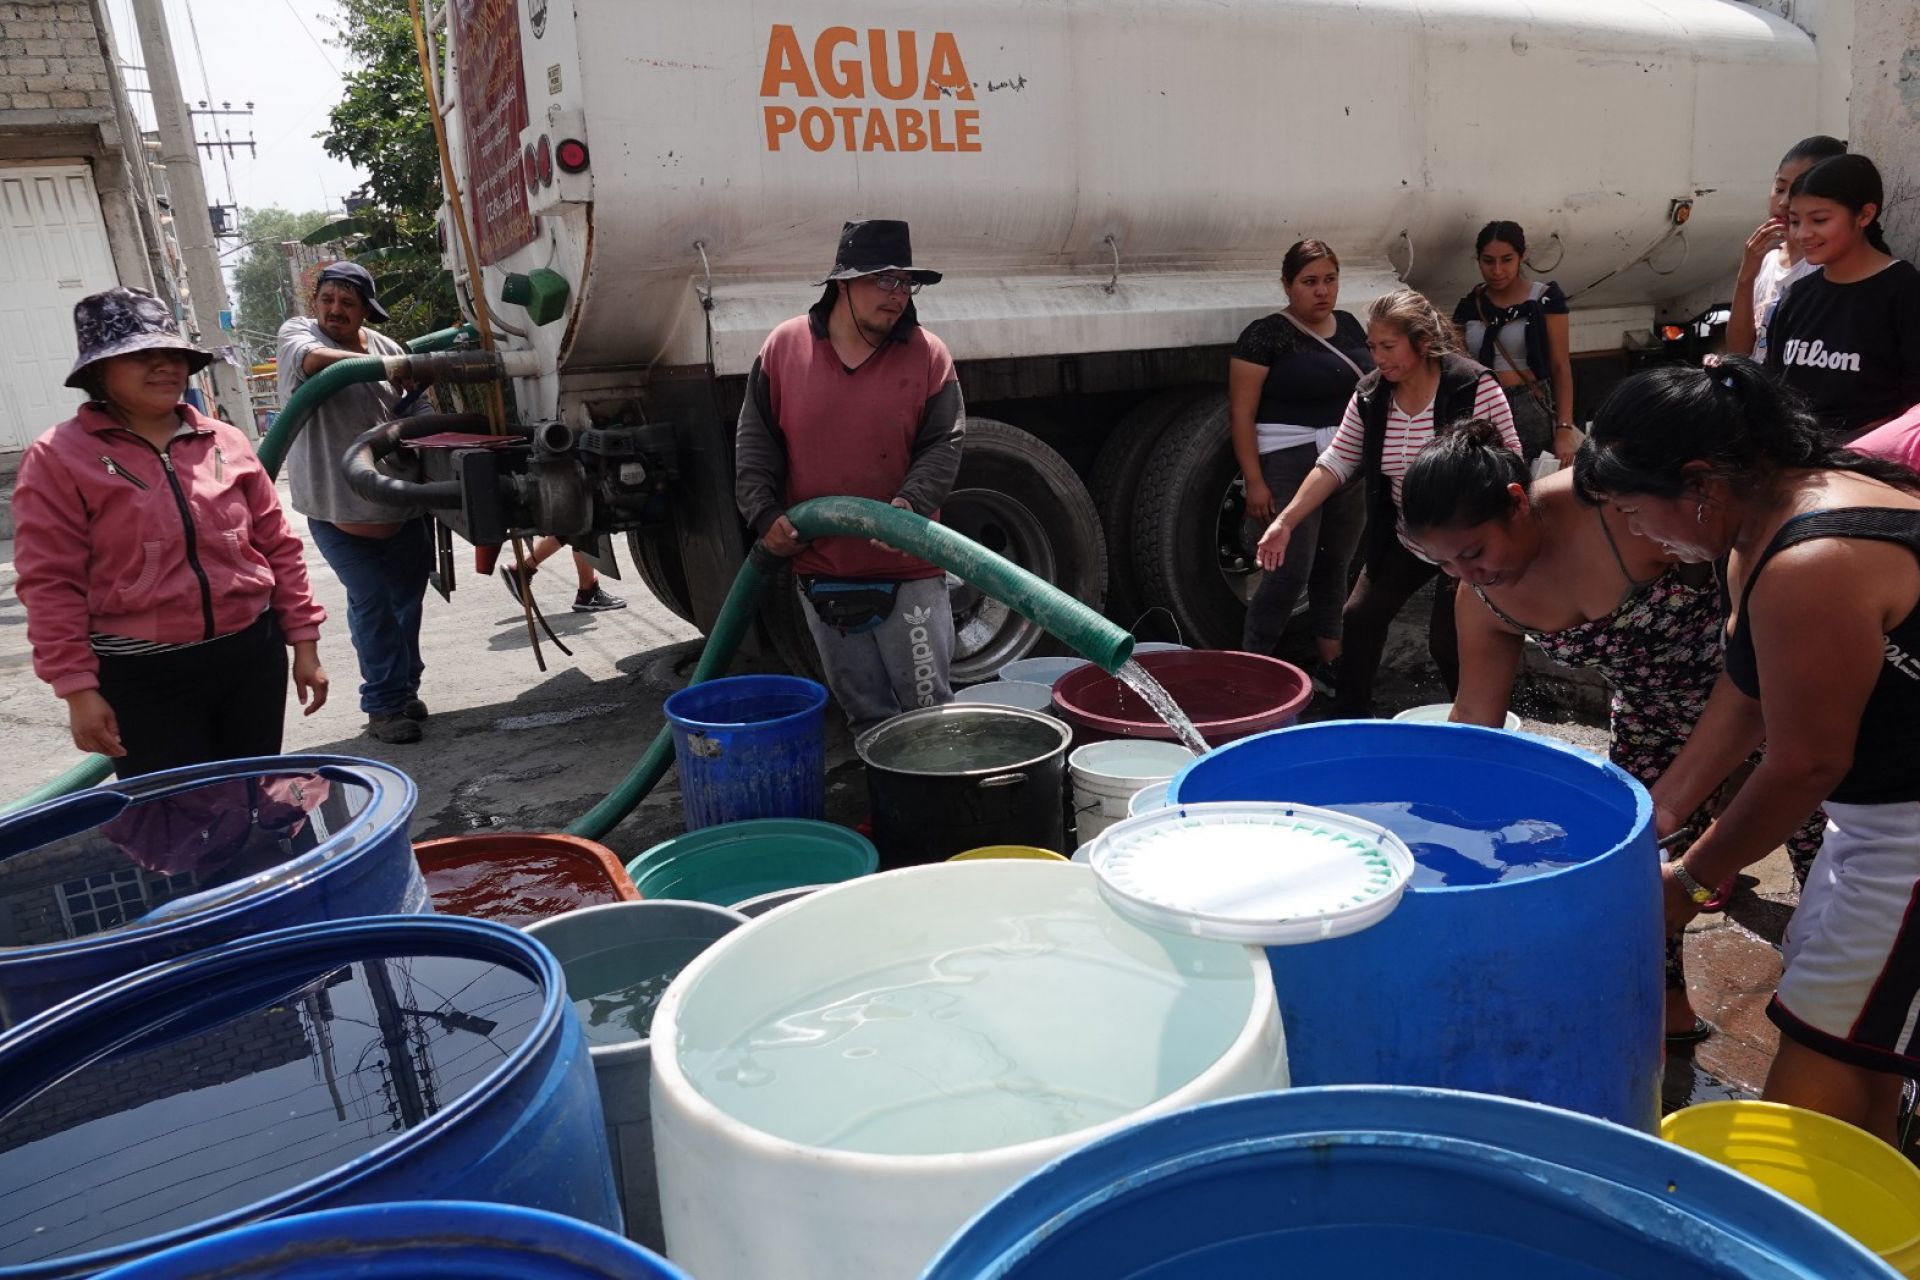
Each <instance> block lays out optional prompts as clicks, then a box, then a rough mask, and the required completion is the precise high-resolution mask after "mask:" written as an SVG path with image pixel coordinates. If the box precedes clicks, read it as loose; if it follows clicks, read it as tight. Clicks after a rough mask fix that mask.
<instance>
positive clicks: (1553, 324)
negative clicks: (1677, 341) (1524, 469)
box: [1453, 221, 1580, 466]
mask: <svg viewBox="0 0 1920 1280" xmlns="http://www.w3.org/2000/svg"><path fill="white" fill-rule="evenodd" d="M1526 259H1527V233H1526V232H1525V231H1523V230H1522V229H1521V227H1520V224H1519V223H1517V222H1506V221H1497V222H1489V223H1488V224H1487V225H1486V226H1484V227H1482V228H1480V234H1479V235H1478V236H1476V237H1474V241H1473V260H1474V264H1475V265H1476V266H1478V267H1479V268H1480V283H1479V284H1478V285H1476V286H1474V289H1473V291H1472V292H1471V293H1469V294H1467V296H1466V297H1464V298H1462V299H1460V302H1459V304H1458V305H1456V306H1455V307H1454V309H1453V327H1454V331H1455V332H1456V333H1457V334H1459V336H1460V349H1461V350H1463V351H1465V352H1466V353H1467V355H1468V357H1469V358H1471V359H1474V360H1478V361H1479V362H1480V363H1481V364H1483V365H1485V366H1486V367H1487V368H1489V369H1491V370H1493V376H1494V377H1496V378H1498V379H1499V380H1500V385H1501V386H1502V387H1504V388H1506V392H1507V405H1508V407H1509V408H1511V409H1512V410H1513V428H1514V430H1515V431H1516V432H1518V433H1519V436H1520V450H1521V455H1522V456H1523V457H1524V458H1525V459H1526V460H1527V461H1528V462H1529V463H1530V462H1532V461H1533V460H1534V459H1535V458H1537V457H1539V456H1540V455H1541V454H1542V453H1545V452H1547V451H1548V450H1552V452H1553V455H1554V456H1555V457H1556V458H1558V459H1559V460H1560V465H1561V466H1571V465H1572V464H1573V451H1574V449H1575V448H1576V447H1578V445H1579V443H1580V440H1579V434H1578V432H1577V431H1576V430H1575V428H1574V417H1573V356H1572V354H1571V352H1572V339H1571V337H1570V325H1571V322H1570V321H1569V319H1568V317H1567V295H1566V294H1564V293H1562V292H1561V291H1560V286H1559V284H1557V283H1556V282H1554V281H1552V280H1534V279H1531V278H1530V277H1529V276H1528V275H1527V263H1526Z"/></svg>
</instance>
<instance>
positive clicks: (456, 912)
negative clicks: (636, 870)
mask: <svg viewBox="0 0 1920 1280" xmlns="http://www.w3.org/2000/svg"><path fill="white" fill-rule="evenodd" d="M413 856H414V858H415V859H416V860H417V861H418V862H419V863H420V873H421V874H422V875H423V876H425V877H426V880H427V893H428V895H429V896H431V897H432V899H433V909H434V910H435V911H436V912H438V913H439V914H441V915H449V916H478V917H480V918H481V919H483V920H498V921H499V922H500V923H501V924H510V925H515V926H518V925H525V924H532V923H533V922H534V921H536V920H544V919H546V918H547V917H548V916H557V915H560V914H562V913H563V912H567V911H575V910H578V909H579V908H581V907H594V906H599V905H600V904H601V903H604V902H637V901H639V899H640V891H639V890H638V889H636V888H634V886H633V878H632V877H631V876H629V875H628V874H627V869H626V868H625V867H623V866H621V865H620V859H619V858H618V857H616V856H614V852H613V850H611V849H609V848H607V847H606V846H605V845H602V844H596V843H594V842H593V841H592V840H582V839H581V838H580V837H578V836H565V835H554V834H548V833H534V832H490V833H488V834H487V835H477V836H448V837H446V838H445V839H442V840H427V841H423V842H422V843H420V844H416V845H415V846H413Z"/></svg>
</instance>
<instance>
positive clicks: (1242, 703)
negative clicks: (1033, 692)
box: [1053, 649, 1313, 747]
mask: <svg viewBox="0 0 1920 1280" xmlns="http://www.w3.org/2000/svg"><path fill="white" fill-rule="evenodd" d="M1134 661H1136V662H1138V663H1139V664H1140V665H1141V666H1142V667H1145V668H1146V671H1147V674H1148V675H1150V676H1152V677H1153V678H1154V679H1155V680H1158V681H1159V682H1160V683H1161V684H1162V685H1163V686H1165V688H1166V690H1167V692H1168V693H1169V694H1171V695H1173V700H1174V701H1175V702H1177V703H1179V704H1180V708H1181V710H1183V711H1185V712H1186V713H1187V717H1188V719H1190V720H1192V721H1193V723H1194V727H1195V728H1197V729H1199V730H1200V736H1201V737H1203V738H1205V739H1206V740H1207V742H1208V743H1210V744H1211V745H1213V746H1216V747H1217V746H1220V745H1221V744H1222V743H1227V742H1232V741H1234V740H1236V739H1239V738H1245V737H1250V736H1251V735H1253V734H1256V733H1265V732H1266V731H1267V730H1269V729H1284V728H1286V727H1287V726H1288V725H1290V724H1292V723H1293V722H1294V721H1296V720H1298V719H1299V718H1300V712H1301V711H1303V710H1304V709H1305V708H1306V705H1307V703H1309V702H1311V701H1312V700H1313V681H1312V680H1310V679H1308V678H1307V673H1306V672H1304V671H1302V670H1301V669H1300V668H1299V667H1296V666H1294V665H1293V664H1292V663H1290V662H1282V661H1280V660H1279V659H1278V658H1268V657H1263V656H1262V655H1260V654H1257V653H1239V652H1236V651H1234V650H1230V649H1191V650H1186V651H1184V652H1171V653H1147V654H1142V655H1140V656H1139V657H1137V658H1135V659H1134ZM1053 704H1054V707H1055V709H1056V714H1058V715H1059V717H1060V718H1061V719H1062V720H1065V721H1066V722H1067V723H1068V724H1070V725H1072V726H1073V737H1074V741H1075V742H1079V743H1087V742H1102V741H1107V740H1110V739H1113V738H1163V739H1165V740H1167V741H1172V740H1173V736H1174V734H1173V730H1172V729H1170V728H1168V727H1167V725H1166V723H1165V722H1164V721H1162V720H1161V719H1160V717H1159V716H1157V715H1155V714H1154V713H1153V711H1152V710H1151V709H1150V708H1149V707H1148V706H1147V704H1146V702H1145V700H1143V699H1142V698H1141V697H1140V695H1139V694H1137V693H1135V692H1134V691H1133V690H1132V689H1129V688H1128V687H1127V686H1126V685H1124V684H1122V683H1121V682H1120V680H1119V678H1118V677H1116V676H1110V675H1108V674H1107V673H1106V672H1104V671H1102V670H1101V669H1100V668H1099V667H1096V666H1094V665H1092V664H1091V663H1089V664H1088V665H1086V666H1084V667H1079V668H1077V669H1075V670H1073V671H1069V672H1068V673H1067V674H1066V675H1064V676H1061V677H1060V678H1059V679H1058V680H1056V681H1055V682H1054V685H1053Z"/></svg>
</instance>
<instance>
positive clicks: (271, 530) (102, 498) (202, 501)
mask: <svg viewBox="0 0 1920 1280" xmlns="http://www.w3.org/2000/svg"><path fill="white" fill-rule="evenodd" d="M73 321H74V328H75V329H76V331H77V333H78V337H79V343H80V358H79V360H78V361H77V362H76V363H75V364H74V368H73V372H72V373H71V374H69V375H68V377H67V385H68V386H70V387H75V388H78V389H80V390H83V391H85V392H86V394H87V403H86V404H84V405H82V406H81V407H80V412H79V413H78V414H77V415H75V416H74V417H72V418H69V419H68V420H67V421H65V422H62V423H61V424H60V425H59V426H56V427H54V428H53V429H52V430H50V431H48V432H47V433H46V434H45V435H43V436H41V437H40V438H39V439H38V440H36V441H34V442H33V444H32V446H30V447H29V448H28V449H27V452H26V455H25V456H24V457H23V458H22V459H21V461H20V473H19V476H18V479H17V482H16V484H15V487H14V493H13V512H14V524H15V538H14V567H15V569H16V570H17V571H18V573H19V581H18V583H17V584H16V586H15V590H16V592H17V593H18V594H19V596H20V601H21V603H22V604H24V605H25V606H26V609H27V638H28V640H29V641H30V642H31V644H32V646H33V669H34V672H35V673H36V674H37V675H38V676H39V677H40V678H41V679H42V680H45V681H46V682H47V683H48V684H50V685H52V686H53V691H54V693H55V694H57V695H59V696H60V697H61V698H64V699H65V700H66V703H67V715H68V719H69V722H70V724H71V727H72V731H73V745H74V746H76V747H78V748H80V749H81V750H82V751H98V752H100V753H101V754H103V755H106V756H109V757H111V758H112V760H113V765H114V772H115V773H117V774H118V775H119V776H120V777H122V778H130V777H133V776H135V775H138V774H143V773H152V772H155V771H156V770H160V769H172V768H177V767H179V766H182V765H188V764H197V763H200V762H203V761H208V760H228V759H236V758H240V757H244V756H266V755H277V754H279V751H280V735H281V729H282V726H283V724H284V720H285V714H286V700H287V665H288V664H287V652H286V650H287V646H289V645H291V646H292V648H293V664H292V665H293V684H294V687H295V688H296V689H297V690H298V691H299V695H300V701H301V702H302V703H303V704H304V705H305V706H306V708H307V714H308V715H312V714H313V713H314V712H316V711H318V710H319V709H320V708H321V706H322V705H323V704H324V703H325V702H326V700H327V675H326V672H325V671H324V670H322V669H321V666H320V657H319V652H318V641H319V636H320V623H321V622H322V621H323V620H324V618H325V616H326V615H325V612H324V611H323V610H322V609H321V608H320V606H319V605H318V604H317V603H315V601H314V598H313V593H312V591H311V590H310V589H309V588H308V585H307V571H306V566H305V565H304V564H303V563H302V561H301V558H300V540H299V539H298V538H296V537H295V536H294V535H293V532H292V530H291V529H290V528H289V527H288V525H287V520H286V517H285V515H283V514H282V513H281V510H280V501H279V498H278V497H277V496H276V495H275V494H274V491H273V480H272V479H271V478H270V477H269V476H268V475H267V473H266V469H265V468H264V467H262V466H261V465H260V460H259V459H258V458H256V457H255V456H254V453H253V447H252V446H251V445H250V444H249V443H248V442H247V439H246V437H245V436H243V435H241V434H240V432H238V431H236V430H235V429H234V428H233V427H231V426H229V425H227V424H226V423H224V422H218V421H215V420H214V419H212V418H208V417H206V416H205V415H203V414H201V413H198V412H196V411H195V410H194V409H192V408H191V407H189V406H187V405H184V404H181V403H180V397H181V394H182V393H183V392H184V391H185V390H186V387H187V379H188V377H189V376H191V375H192V374H194V373H196V372H198V371H199V370H201V369H204V368H205V367H206V366H207V365H208V364H209V363H211V362H212V360H213V357H212V356H211V355H209V354H208V353H206V352H204V351H201V350H200V349H199V348H197V347H195V346H193V345H192V344H191V343H189V342H188V341H187V340H186V339H185V338H184V337H182V336H181V333H180V330H179V327H178V325H176V324H175V323H174V319H173V315H172V313H171V312H170V311H169V310H168V308H167V306H166V304H164V303H162V302H161V301H160V300H159V299H158V298H155V297H154V296H153V295H152V294H150V293H146V292H144V291H142V290H139V289H109V290H107V291H106V292H105V293H96V294H94V295H93V296H91V297H89V298H85V299H82V300H81V302H80V303H79V304H78V305H77V306H75V307H74V310H73Z"/></svg>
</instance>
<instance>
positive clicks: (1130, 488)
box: [1087, 387, 1203, 628]
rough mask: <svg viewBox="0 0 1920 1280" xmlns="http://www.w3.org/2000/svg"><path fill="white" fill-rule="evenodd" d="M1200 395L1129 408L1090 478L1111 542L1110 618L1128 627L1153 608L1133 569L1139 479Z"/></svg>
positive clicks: (1161, 395) (1155, 398)
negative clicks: (1182, 413)
mask: <svg viewBox="0 0 1920 1280" xmlns="http://www.w3.org/2000/svg"><path fill="white" fill-rule="evenodd" d="M1200 394H1203V393H1202V392H1200V391H1198V390H1197V389H1194V388H1185V387H1176V388H1174V389H1172V390H1169V391H1161V392H1158V393H1156V394H1154V395H1151V396H1148V397H1147V398H1146V399H1145V400H1142V401H1141V402H1140V403H1139V404H1136V405H1135V406H1134V407H1133V408H1131V409H1129V410H1128V411H1127V412H1126V414H1125V415H1123V416H1122V417H1121V419H1120V421H1119V423H1118V424H1116V425H1115V426H1114V428H1113V430H1112V432H1111V433H1109V434H1108V436H1107V439H1106V443H1104V444H1102V445H1101V446H1100V453H1099V456H1098V457H1096V458H1095V459H1094V463H1093V473H1092V475H1090V476H1088V478H1087V488H1088V490H1089V491H1090V492H1091V493H1092V494H1093V505H1094V508H1095V509H1096V510H1097V511H1099V513H1100V528H1101V531H1102V532H1103V533H1104V534H1105V535H1106V540H1107V615H1108V616H1109V617H1111V618H1113V619H1114V620H1115V621H1116V622H1118V623H1119V624H1120V625H1121V626H1123V627H1128V628H1132V627H1136V626H1138V625H1139V623H1140V621H1141V615H1142V614H1144V613H1146V612H1147V609H1148V606H1147V604H1146V603H1145V602H1144V598H1143V597H1142V595H1141V592H1140V586H1139V582H1138V577H1139V575H1138V574H1137V573H1136V572H1135V571H1134V567H1133V511H1134V498H1135V496H1136V494H1137V492H1138V490H1139V488H1140V476H1141V473H1143V472H1144V471H1145V470H1146V469H1147V459H1148V457H1149V456H1151V455H1152V453H1153V450H1154V446H1155V445H1157V444H1159V443H1160V435H1161V433H1162V432H1163V431H1165V430H1166V427H1167V423H1169V422H1171V421H1172V420H1173V418H1174V415H1175V414H1177V413H1179V412H1180V411H1181V410H1182V409H1184V408H1186V407H1187V406H1188V405H1189V404H1190V403H1192V402H1193V400H1194V398H1195V397H1196V396H1198V395H1200Z"/></svg>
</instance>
